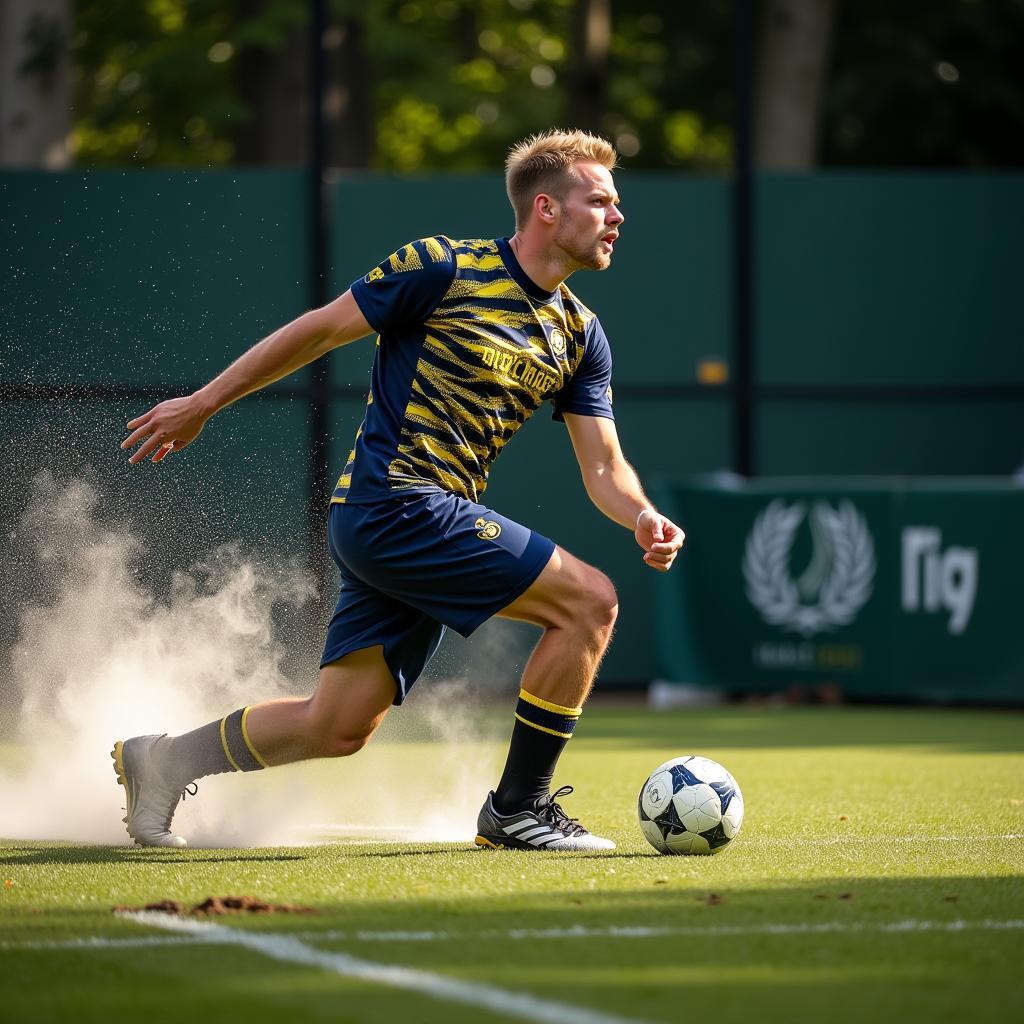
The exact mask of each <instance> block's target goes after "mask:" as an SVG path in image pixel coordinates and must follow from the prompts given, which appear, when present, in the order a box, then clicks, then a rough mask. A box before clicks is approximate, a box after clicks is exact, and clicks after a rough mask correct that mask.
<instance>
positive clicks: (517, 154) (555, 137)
mask: <svg viewBox="0 0 1024 1024" xmlns="http://www.w3.org/2000/svg"><path fill="white" fill-rule="evenodd" d="M579 160H587V161H591V162H593V163H595V164H601V166H602V167H606V168H607V169H608V170H609V171H611V170H614V168H615V166H616V164H617V163H618V160H619V156H618V154H617V153H616V152H615V147H614V146H613V145H612V144H611V143H610V142H609V141H608V140H607V139H602V138H601V137H600V136H598V135H589V134H588V133H587V132H583V131H578V130H577V131H571V132H564V131H561V130H560V129H558V128H552V129H551V130H550V131H547V132H540V133H539V134H537V135H531V136H530V137H529V138H528V139H523V141H522V142H517V143H516V144H515V145H514V146H513V147H512V148H511V149H510V150H509V153H508V158H507V159H506V160H505V191H506V192H507V193H508V201H509V202H510V203H511V204H512V209H513V210H515V211H516V227H517V228H522V227H525V226H526V222H527V221H528V220H529V219H530V211H531V209H532V208H533V200H534V197H535V196H537V195H538V194H539V193H541V192H544V193H546V194H548V195H551V196H554V197H555V198H556V199H564V198H565V196H566V195H567V194H568V192H569V189H571V188H572V186H573V185H575V184H576V182H577V181H578V180H579V179H578V178H577V177H576V175H575V174H573V169H572V167H573V164H575V163H576V162H577V161H579Z"/></svg>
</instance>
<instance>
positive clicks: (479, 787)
mask: <svg viewBox="0 0 1024 1024" xmlns="http://www.w3.org/2000/svg"><path fill="white" fill-rule="evenodd" d="M103 518H104V517H103V504H102V496H101V494H100V492H99V490H98V489H97V487H95V486H94V485H93V484H91V483H88V482H85V481H83V480H80V479H76V480H71V481H62V482H58V481H57V480H55V479H54V478H53V477H52V476H51V475H49V474H45V473H44V474H40V476H39V477H38V478H37V479H36V480H35V482H34V486H33V491H32V497H31V500H30V502H29V505H28V507H27V509H26V511H25V512H24V515H23V518H22V521H21V523H20V524H19V527H18V540H19V545H20V548H21V551H22V554H23V555H24V556H25V557H26V558H28V557H29V556H28V555H27V554H26V553H25V552H26V549H28V548H30V549H31V552H30V554H31V564H32V566H33V585H32V588H31V595H30V597H29V598H28V599H27V600H25V602H24V606H23V608H22V609H21V611H20V614H19V616H18V630H17V635H16V637H15V638H14V640H13V644H12V646H11V649H10V651H9V652H8V653H9V657H8V661H9V664H10V669H11V680H10V687H11V688H12V689H13V692H14V698H15V701H14V706H13V711H12V712H11V713H10V714H9V715H8V716H7V717H8V723H7V724H8V727H7V728H5V729H4V730H3V733H4V734H6V735H8V736H9V737H11V739H10V742H7V743H3V744H0V836H3V837H5V838H8V839H40V840H41V839H63V840H73V841H79V842H87V843H110V844H119V843H126V842H128V841H129V840H128V838H127V836H126V834H125V831H124V826H123V824H122V823H121V817H122V815H123V813H124V812H123V806H124V799H123V793H124V791H123V789H122V788H121V787H120V786H118V785H116V783H115V779H114V773H113V769H112V766H111V759H110V756H109V751H110V749H111V747H112V746H113V742H114V741H115V740H116V739H125V738H127V737H129V736H134V735H138V734H140V733H152V732H156V733H162V732H166V733H170V734H172V735H173V734H176V733H179V732H184V731H186V730H188V729H191V728H194V727H195V726H197V725H201V724H203V723H205V722H208V721H211V720H213V719H215V718H220V717H222V716H223V715H225V714H227V713H228V712H230V711H231V710H233V709H234V708H237V707H240V706H242V705H244V704H252V703H256V702H258V701H260V700H265V699H268V698H272V697H280V696H293V695H297V694H306V693H308V692H310V690H311V688H312V685H313V682H314V680H313V679H308V680H307V679H298V680H297V679H293V678H289V677H288V675H287V674H286V672H285V670H284V668H283V665H285V664H286V663H287V658H286V654H287V653H288V652H287V644H286V640H285V639H282V638H281V637H280V636H278V635H276V633H275V622H274V609H275V608H276V607H281V606H283V605H286V606H291V607H293V608H294V607H295V606H297V605H301V604H303V603H304V602H306V601H308V600H309V599H310V598H311V597H312V588H311V585H310V583H309V581H308V579H307V577H306V575H305V574H304V572H303V571H302V568H301V566H298V565H294V564H292V565H288V564H258V563H257V562H255V561H253V560H252V559H251V558H242V557H241V555H240V551H239V548H238V547H237V546H233V545H227V546H222V547H220V548H218V549H217V550H215V551H212V552H210V553H208V554H207V555H205V556H203V557H202V558H201V559H199V560H197V561H196V562H195V563H194V564H193V565H191V566H190V567H188V568H187V569H186V570H181V571H176V572H174V573H173V576H172V578H171V581H170V584H169V586H167V587H166V588H163V587H161V588H155V587H154V586H152V585H147V584H146V583H145V582H144V579H145V576H144V573H143V572H142V567H143V566H144V565H145V562H146V559H147V557H148V554H147V552H148V551H149V550H150V549H149V548H147V544H146V543H145V542H144V541H143V540H142V539H141V538H140V537H139V536H137V535H135V534H133V533H132V532H130V531H129V530H127V529H125V528H113V527H112V526H110V525H109V524H106V523H104V521H103ZM153 543H156V544H158V539H157V540H156V541H154V542H153ZM157 589H159V592H154V591H155V590H157ZM8 593H10V588H8ZM488 646H491V647H493V650H492V651H491V652H490V655H489V656H488V654H487V647H488ZM520 647H521V644H520V645H518V646H517V643H516V642H515V641H510V640H509V634H508V632H507V627H505V631H503V630H502V629H501V628H499V629H497V630H496V631H495V630H493V629H492V632H491V639H490V640H488V639H487V636H486V635H485V638H484V640H483V641H482V642H480V643H477V645H476V649H475V660H476V661H478V662H479V661H485V662H486V661H490V663H491V664H492V665H494V664H495V663H496V661H495V659H494V654H495V653H496V652H497V653H499V655H500V659H501V661H500V663H503V664H507V663H508V658H509V657H510V651H513V650H518V649H519V648H520ZM472 660H473V659H471V664H472ZM503 689H505V687H503ZM484 690H486V687H484ZM508 691H509V692H508V696H509V700H507V701H503V705H507V706H503V707H502V708H501V709H500V711H498V710H497V709H495V710H493V711H488V710H487V709H486V706H485V705H484V706H483V710H481V708H482V705H481V701H480V700H479V699H477V698H479V696H480V695H481V684H480V683H479V682H473V683H471V682H470V681H469V680H468V679H467V678H462V679H455V680H450V679H449V680H431V681H426V680H425V681H423V682H421V683H420V685H419V686H418V687H417V688H416V690H414V691H413V696H412V697H411V698H410V700H409V702H407V705H406V707H403V708H402V709H397V710H396V711H393V712H392V713H391V714H390V715H389V716H388V719H387V720H386V721H385V723H384V727H383V728H382V730H381V733H380V735H379V736H378V737H376V738H375V739H374V740H373V741H372V742H371V744H370V745H369V746H368V747H367V748H366V749H365V750H364V751H362V752H361V753H360V754H358V755H357V756H356V757H353V758H346V759H343V760H337V761H319V762H308V763H306V764H301V765H292V766H288V767H284V768H275V769H272V770H270V771H262V772H256V773H252V774H249V775H244V776H243V775H237V774H232V775H224V776H215V777H212V778H207V779H203V780H200V782H199V793H198V795H197V796H196V797H189V798H188V799H186V801H185V802H184V803H182V804H181V805H179V809H178V812H177V814H176V816H175V819H174V830H175V831H176V832H178V833H180V834H182V835H185V836H186V837H187V838H188V840H189V844H190V845H191V846H194V847H225V846H280V845H301V844H307V843H313V842H320V841H324V840H334V841H360V840H364V841H365V840H369V839H392V840H395V841H398V840H417V841H431V840H433V841H462V840H466V839H468V838H471V837H472V835H473V834H474V831H475V819H476V812H477V810H478V809H479V807H480V804H481V802H482V800H483V797H484V794H485V793H486V790H487V788H488V784H489V783H490V784H492V782H491V780H493V779H495V778H496V777H497V774H498V769H499V768H500V759H501V753H502V750H501V747H502V745H503V744H502V743H501V742H495V740H498V739H500V738H501V737H504V736H505V735H506V728H507V726H508V722H507V721H506V719H508V718H509V717H510V716H509V714H508V710H509V709H510V707H511V695H512V694H513V693H514V689H512V687H511V686H509V687H508ZM11 715H13V718H14V721H13V726H11V724H10V722H9V719H10V717H11Z"/></svg>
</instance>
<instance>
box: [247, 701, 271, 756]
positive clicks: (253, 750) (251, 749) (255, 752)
mask: <svg viewBox="0 0 1024 1024" xmlns="http://www.w3.org/2000/svg"><path fill="white" fill-rule="evenodd" d="M250 711H252V708H251V707H247V708H246V709H245V710H244V711H243V712H242V739H243V740H245V745H246V746H247V747H248V748H249V753H250V754H252V756H253V757H255V758H256V760H257V761H259V763H260V764H261V765H262V766H263V767H264V768H269V767H270V765H269V764H267V762H266V761H264V760H263V758H262V757H260V752H259V751H258V750H257V749H256V748H255V747H254V746H253V745H252V740H251V739H249V730H248V729H247V728H246V726H245V720H246V719H247V718H248V717H249V712H250Z"/></svg>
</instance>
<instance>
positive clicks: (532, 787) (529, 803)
mask: <svg viewBox="0 0 1024 1024" xmlns="http://www.w3.org/2000/svg"><path fill="white" fill-rule="evenodd" d="M582 712H583V708H564V707H562V706H561V705H560V704H552V703H551V702H550V701H546V700H541V699H540V698H539V697H534V695H533V694H532V693H527V692H526V690H520V691H519V703H518V704H517V705H516V724H515V726H513V728H512V741H511V743H510V744H509V748H508V760H507V761H506V762H505V770H504V772H502V775H501V781H500V782H499V783H498V787H497V789H495V791H494V801H493V802H494V809H495V810H496V811H497V812H498V813H499V814H512V813H513V812H515V811H519V810H524V809H526V808H529V809H532V808H534V807H535V806H536V805H537V803H538V802H539V801H540V800H542V799H543V798H544V797H546V796H547V795H548V792H549V791H550V788H551V777H552V776H553V775H554V774H555V765H556V764H557V763H558V758H559V757H560V756H561V753H562V750H563V749H564V748H565V745H566V743H567V742H568V741H569V738H570V737H571V736H572V731H573V729H575V728H576V722H577V720H578V719H579V717H580V714H581V713H582Z"/></svg>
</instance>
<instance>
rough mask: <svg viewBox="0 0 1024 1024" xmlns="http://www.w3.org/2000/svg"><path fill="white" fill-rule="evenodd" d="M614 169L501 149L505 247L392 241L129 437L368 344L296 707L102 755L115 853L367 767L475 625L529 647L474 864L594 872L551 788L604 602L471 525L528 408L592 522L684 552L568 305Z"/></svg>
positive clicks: (651, 560) (611, 226)
mask: <svg viewBox="0 0 1024 1024" xmlns="http://www.w3.org/2000/svg"><path fill="white" fill-rule="evenodd" d="M616 159H617V158H616V153H615V150H614V149H613V148H612V146H611V145H610V144H609V143H608V142H606V141H605V140H604V139H601V138H597V137H595V136H592V135H588V134H585V133H583V132H579V131H574V132H561V131H550V132H547V133H545V134H542V135H537V136H533V137H531V138H529V139H527V140H525V141H524V142H521V143H519V144H518V145H516V146H514V147H513V148H512V150H511V151H510V153H509V156H508V160H507V162H506V186H507V190H508V196H509V200H510V201H511V203H512V207H513V209H514V210H515V226H516V230H515V234H513V235H512V237H511V238H497V239H484V240H479V239H473V240H468V241H455V240H453V239H451V238H448V237H445V236H443V235H438V236H436V237H433V238H425V239H421V240H419V241H415V242H411V243H409V244H408V245H406V246H404V247H403V248H402V249H400V250H399V251H398V252H396V253H394V254H393V255H392V256H390V257H388V259H386V260H385V261H384V262H383V263H381V264H380V265H379V266H378V267H376V268H375V269H373V270H371V271H370V272H369V273H368V274H367V275H366V276H365V277H363V278H361V279H360V280H358V281H356V282H354V283H353V285H352V286H351V288H349V289H348V290H347V291H346V292H345V293H344V294H343V295H341V296H340V297H339V298H337V299H335V300H334V301H333V302H330V303H329V304H328V305H326V306H324V307H323V308H321V309H314V310H311V311H310V312H308V313H305V314H303V315H302V316H300V317H299V318H298V319H297V320H294V321H292V322H291V323H289V324H286V325H285V326H284V327H281V328H280V329H279V330H277V331H275V332H274V333H273V334H271V335H269V336H268V337H266V338H264V339H263V341H261V342H259V343H258V344H257V345H255V346H254V347H253V348H251V349H250V350H249V351H248V352H246V353H245V354H244V355H242V356H241V357H240V358H239V359H238V360H236V361H235V362H234V363H233V364H232V365H231V366H229V367H228V368H227V369H226V370H224V371H223V372H222V373H221V374H220V375H219V376H217V377H216V378H214V380H212V381H211V382H210V383H209V384H207V385H206V386H205V387H202V388H200V389H199V390H198V391H197V392H195V394H192V395H188V396H185V397H181V398H173V399H171V400H169V401H166V402H161V403H160V404H159V405H157V406H155V407H154V408H152V409H150V411H149V412H147V413H145V414H144V415H142V416H139V417H137V418H136V419H133V420H131V421H129V423H128V429H129V430H130V431H131V433H130V434H129V435H128V437H127V438H126V439H125V440H124V442H123V443H122V445H121V447H122V448H123V449H128V448H132V447H133V446H136V445H138V447H137V448H136V449H135V451H134V453H133V454H132V455H131V456H130V458H129V462H132V463H138V462H141V461H142V460H143V459H145V458H146V457H147V456H151V457H152V459H153V461H154V462H159V461H160V460H162V459H163V458H165V457H166V456H167V455H168V454H169V453H171V452H172V451H174V452H177V451H179V450H180V449H182V448H184V447H185V446H186V445H188V444H191V442H193V441H194V440H195V439H196V437H197V436H198V435H199V432H200V431H201V430H202V429H203V426H204V424H205V423H206V421H207V420H208V419H209V418H210V417H211V416H213V415H214V414H215V413H216V412H218V411H219V410H221V409H223V408H224V407H225V406H227V405H230V404H231V403H232V402H235V401H237V400H238V399H239V398H242V397H243V396H244V395H248V394H250V393H251V392H253V391H256V390H257V389H259V388H262V387H265V386H266V385H268V384H270V383H272V382H273V381H276V380H279V379H280V378H281V377H284V376H285V375H286V374H289V373H292V372H293V371H294V370H297V369H299V367H301V366H305V365H306V364H307V363H310V362H312V361H313V360H314V359H318V358H319V357H320V356H322V355H324V354H325V353H327V352H329V351H330V350H331V349H333V348H337V347H338V346H340V345H347V344H348V343H349V342H352V341H355V340H356V339H358V338H362V337H364V336H365V335H367V334H371V333H376V335H377V348H376V355H375V358H374V363H373V370H372V374H371V387H370V393H369V397H368V400H367V405H366V415H365V418H364V420H363V422H362V425H361V426H360V427H359V429H358V431H357V432H356V437H355V445H354V447H353V449H352V451H351V453H350V454H349V456H348V460H347V462H346V464H345V467H344V469H343V471H342V473H341V477H340V479H339V480H338V484H337V487H336V489H335V491H334V495H333V497H332V499H331V510H330V517H329V526H328V542H329V545H330V550H331V554H332V555H333V557H334V560H335V561H336V562H337V565H338V569H339V570H340V573H341V593H340V596H339V598H338V604H337V608H336V610H335V612H334V616H333V618H332V619H331V622H330V625H329V627H328V630H327V640H326V643H325V646H324V652H323V657H322V660H321V668H320V677H319V681H318V684H317V687H316V689H315V691H314V692H313V694H312V696H310V697H308V698H283V699H280V700H272V701H267V702H266V703H263V704H257V705H254V706H250V707H245V708H240V709H238V710H237V711H234V712H232V713H231V714H229V715H227V716H225V717H224V718H222V719H219V720H217V721H214V722H211V723H209V724H208V725H204V726H202V727H200V728H198V729H196V730H194V731H193V732H189V733H186V734H184V735H181V736H175V737H169V736H166V735H160V736H136V737H134V738H132V739H129V740H126V741H124V742H121V741H118V742H117V743H116V744H115V746H114V751H113V757H114V763H115V770H116V773H117V777H118V781H119V782H120V783H121V785H123V786H124V787H125V790H126V792H127V805H128V806H127V816H126V818H125V822H126V824H127V827H128V834H129V835H130V836H131V837H132V838H133V839H134V840H135V841H136V843H138V844H140V845H143V846H185V845H186V843H185V840H184V839H183V838H181V837H180V836H176V835H174V834H173V833H172V832H171V819H172V817H173V815H174V810H175V808H176V806H177V803H178V800H179V799H180V797H181V794H182V791H183V790H184V789H185V787H186V786H188V785H190V784H191V783H192V782H194V781H195V780H196V779H199V778H202V777H203V776H206V775H213V774H216V773H218V772H228V771H257V770H259V769H263V768H268V767H271V766H273V765H280V764H287V763H289V762H292V761H301V760H304V759H307V758H314V757H341V756H345V755H348V754H354V753H355V752H356V751H358V750H359V749H360V748H361V747H363V746H364V745H365V744H366V742H367V741H368V740H369V738H370V737H371V736H372V735H373V733H374V731H375V730H376V729H377V727H378V726H379V725H380V723H381V721H382V720H383V718H384V715H385V714H386V713H387V710H388V708H389V707H391V705H392V704H401V703H402V701H403V700H404V699H405V697H406V696H407V695H408V693H409V689H410V688H411V687H412V685H413V684H414V683H415V682H416V679H417V677H418V676H419V674H420V672H421V671H422V669H423V666H424V665H425V664H426V662H427V661H428V660H429V658H430V657H431V655H432V654H433V653H434V651H435V650H436V649H437V646H438V644H439V643H440V640H441V636H442V634H443V633H444V630H445V627H446V626H447V627H451V628H452V629H455V630H456V631H457V632H459V633H461V634H462V635H463V636H469V635H470V634H471V633H472V632H473V630H475V629H476V628H477V627H478V626H479V625H481V624H482V623H483V622H485V621H486V620H487V619H489V618H491V617H492V616H494V615H499V616H502V617H503V618H507V619H516V620H518V621H525V622H531V623H533V624H534V625H536V626H540V627H541V629H542V630H543V634H542V636H541V638H540V640H539V642H538V643H537V646H536V648H535V649H534V650H533V652H532V654H531V656H530V658H529V660H528V662H527V664H526V668H525V670H524V672H523V677H522V689H521V690H520V693H519V701H518V704H517V707H516V712H515V723H514V725H513V727H512V739H511V744H510V747H509V752H508V759H507V762H506V764H505V768H504V771H503V773H502V776H501V778H500V780H499V781H498V784H497V786H496V788H495V789H494V790H493V791H492V792H491V793H489V794H488V795H487V798H486V800H485V801H484V805H483V808H482V809H481V811H480V815H479V819H478V822H477V837H476V843H477V845H478V846H482V847H488V848H498V849H501V848H516V849H525V850H548V851H569V850H610V849H614V846H615V844H614V843H613V842H612V841H611V840H608V839H604V838H601V837H600V836H595V835H593V834H591V833H590V832H588V831H587V830H586V829H585V828H584V827H583V826H582V825H580V824H579V823H578V822H577V821H576V820H575V819H572V818H569V817H568V815H567V814H566V813H565V812H564V811H563V809H562V807H561V806H560V805H559V803H558V802H557V800H558V799H559V798H561V797H563V796H564V795H565V794H566V793H569V792H571V791H572V790H571V787H563V788H562V789H560V790H558V791H557V792H555V793H554V794H552V793H551V792H550V785H551V779H552V776H553V774H554V771H555V765H556V763H557V761H558V758H559V755H560V754H561V753H562V750H563V748H564V747H565V744H566V742H567V741H568V740H569V738H570V737H571V736H572V733H573V729H574V728H575V727H576V722H577V720H578V719H579V717H580V714H581V712H582V710H583V704H584V702H585V700H586V698H587V695H588V693H589V692H590V688H591V685H592V684H593V681H594V675H595V673H596V672H597V668H598V665H599V663H600V661H601V658H602V656H603V654H604V651H605V649H606V647H607V646H608V642H609V640H610V639H611V635H612V628H613V625H614V623H615V616H616V613H617V604H616V596H615V590H614V588H613V586H612V584H611V582H610V581H609V579H608V578H607V577H606V576H605V575H604V574H603V573H601V572H600V571H599V570H597V569H595V568H593V567H591V566H589V565H587V564H585V563H584V562H581V561H580V560H579V559H577V558H575V557H573V556H572V555H571V554H569V552H568V551H566V550H564V549H563V548H561V547H559V546H557V545H556V544H554V543H553V542H552V541H550V540H548V538H547V537H544V536H542V535H541V534H539V533H535V532H534V531H532V530H530V529H529V528H528V527H525V526H522V525H520V524H519V523H517V522H514V521H513V520H511V519H508V518H507V517H506V516H503V515H502V514H501V513H500V512H496V511H495V510H494V509H492V508H489V507H487V506H486V505H484V504H482V503H481V497H482V494H483V491H484V488H485V486H486V483H487V474H488V471H489V469H490V466H491V463H492V462H493V461H494V460H495V459H496V458H497V456H498V454H499V452H500V451H501V449H502V448H503V447H504V446H505V444H506V443H507V442H508V441H509V440H511V438H512V437H513V436H514V435H515V433H516V431H517V430H518V429H519V428H520V427H521V426H522V425H523V424H524V423H525V422H526V420H528V419H529V418H530V416H532V415H533V413H534V412H535V411H536V410H537V409H538V408H539V407H540V406H541V404H542V403H543V402H545V401H550V402H551V403H552V405H553V407H554V418H555V419H556V420H562V421H564V423H565V425H566V427H567V429H568V432H569V437H570V439H571V441H572V445H573V450H574V452H575V455H576V457H577V460H578V462H579V466H580V470H581V473H582V476H583V483H584V485H585V487H586V490H587V493H588V495H589V496H590V498H591V500H592V501H593V502H594V504H595V505H596V506H597V507H598V508H599V509H600V510H601V511H602V512H603V513H604V514H605V515H606V516H608V517H609V518H610V519H612V520H614V521H615V522H617V523H619V524H620V525H622V526H624V527H625V528H627V529H628V530H630V531H632V532H633V535H634V537H635V539H636V543H637V544H638V545H639V546H640V547H641V549H642V550H643V560H644V561H645V562H646V563H647V564H648V565H649V566H650V567H651V568H652V569H655V570H658V571H661V572H665V571H667V570H668V569H669V568H670V566H671V565H672V562H673V560H674V559H675V557H676V554H677V552H678V551H679V549H680V547H681V546H682V543H683V532H682V530H680V529H679V527H678V526H676V525H675V524H673V523H672V522H670V521H669V520H668V519H667V518H666V517H665V516H663V515H661V514H660V513H659V512H658V511H657V510H656V509H655V508H654V507H653V506H652V505H651V502H650V501H649V500H648V499H647V497H646V496H645V495H644V492H643V489H642V488H641V485H640V482H639V480H638V479H637V476H636V473H635V472H634V471H633V468H632V467H631V466H630V465H629V463H628V462H627V461H626V459H625V458H624V456H623V454H622V450H621V448H620V446H619V441H618V437H617V435H616V431H615V423H614V420H613V416H612V404H611V403H612V391H611V383H610V382H611V354H610V351H609V346H608V340H607V338H606V337H605V334H604V331H603V330H602V329H601V325H600V323H599V322H598V320H597V318H596V317H595V316H594V314H593V313H592V312H591V311H590V310H589V309H587V307H586V306H584V305H583V303H581V302H580V301H579V299H577V298H576V296H575V295H573V293H572V292H571V291H570V290H569V289H568V288H567V287H566V285H565V280H566V278H568V277H569V275H570V274H572V273H573V272H574V271H576V270H605V269H606V268H607V267H608V266H609V264H610V263H611V259H612V252H613V249H614V246H615V241H616V239H617V238H618V235H619V228H620V227H621V225H622V222H623V216H622V213H621V212H620V210H619V197H618V195H617V194H616V191H615V185H614V183H613V180H612V174H611V171H612V170H613V168H614V167H615V165H616Z"/></svg>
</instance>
